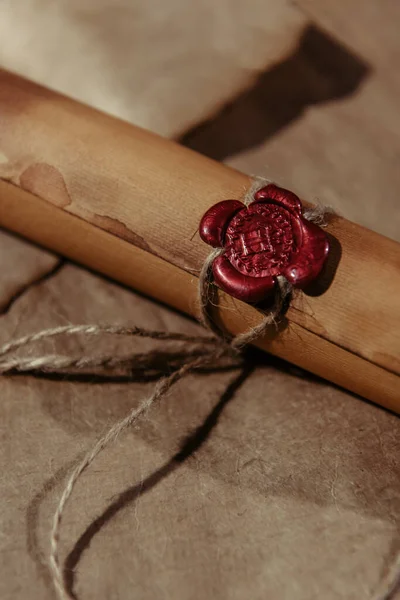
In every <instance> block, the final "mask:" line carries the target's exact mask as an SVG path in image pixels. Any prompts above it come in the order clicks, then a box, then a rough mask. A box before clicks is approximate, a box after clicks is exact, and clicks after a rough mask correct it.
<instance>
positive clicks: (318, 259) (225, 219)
mask: <svg viewBox="0 0 400 600" xmlns="http://www.w3.org/2000/svg"><path fill="white" fill-rule="evenodd" d="M200 236H201V238H202V240H203V241H204V242H206V243H207V244H210V245H211V246H214V247H215V248H218V247H223V248H224V249H225V252H224V254H222V255H220V256H218V257H217V258H216V259H215V260H214V262H213V266H212V270H213V276H214V281H215V283H216V284H217V285H218V286H219V287H220V288H221V289H223V290H224V291H225V292H228V294H230V295H231V296H234V297H235V298H238V299H239V300H244V301H245V302H251V303H253V304H259V303H260V302H262V301H263V300H265V299H267V298H268V297H269V296H270V295H271V292H272V291H273V289H274V286H275V282H276V277H277V276H278V275H283V276H284V277H286V279H287V280H288V281H289V282H290V283H291V284H292V285H293V286H295V287H298V288H304V287H305V286H307V285H308V284H309V283H311V282H312V281H313V280H314V279H315V278H316V277H317V276H318V275H319V273H320V271H321V269H322V267H323V265H324V262H325V259H326V257H327V255H328V252H329V242H328V238H327V236H326V234H325V233H324V231H322V229H321V228H320V227H318V226H317V225H315V224H314V223H311V222H310V221H307V219H305V218H304V217H303V215H302V207H301V202H300V200H299V198H298V197H297V196H296V195H295V194H293V192H289V191H288V190H284V189H282V188H279V187H277V186H276V185H272V184H270V185H267V186H266V187H263V188H262V189H260V190H258V192H256V193H255V194H254V201H253V202H252V203H251V204H250V205H249V206H248V207H246V206H245V205H244V204H243V203H242V202H239V201H238V200H224V201H222V202H219V203H218V204H215V205H214V206H212V207H211V208H210V209H209V210H208V211H207V212H206V214H205V215H204V216H203V218H202V220H201V222H200Z"/></svg>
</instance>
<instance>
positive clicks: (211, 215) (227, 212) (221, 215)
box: [199, 200, 244, 248]
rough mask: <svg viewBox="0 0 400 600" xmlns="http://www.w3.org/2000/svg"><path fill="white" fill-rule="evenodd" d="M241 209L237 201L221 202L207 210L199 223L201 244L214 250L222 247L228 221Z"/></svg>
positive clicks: (240, 204) (240, 203)
mask: <svg viewBox="0 0 400 600" xmlns="http://www.w3.org/2000/svg"><path fill="white" fill-rule="evenodd" d="M243 207H244V204H243V203H242V202H239V200H223V201H222V202H218V204H214V206H212V207H211V208H209V209H208V211H207V212H206V213H205V215H204V216H203V218H202V219H201V221H200V227H199V233H200V237H201V239H202V240H203V242H206V244H209V245H210V246H213V247H214V248H218V247H219V246H223V244H224V233H225V229H226V226H227V224H228V223H229V220H230V219H231V218H232V217H233V216H234V215H235V213H237V212H238V210H240V209H241V208H243Z"/></svg>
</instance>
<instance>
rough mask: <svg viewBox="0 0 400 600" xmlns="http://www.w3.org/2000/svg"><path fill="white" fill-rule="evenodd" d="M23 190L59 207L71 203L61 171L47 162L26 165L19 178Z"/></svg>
mask: <svg viewBox="0 0 400 600" xmlns="http://www.w3.org/2000/svg"><path fill="white" fill-rule="evenodd" d="M19 185H20V187H21V188H22V189H23V190H26V191H27V192H31V193H32V194H35V196H39V198H43V200H47V201H48V202H51V203H52V204H54V205H55V206H58V207H59V208H65V207H66V206H69V205H70V204H71V203H72V200H71V196H70V195H69V192H68V188H67V185H66V183H65V180H64V177H63V175H62V173H61V172H60V171H59V170H58V169H57V168H56V167H53V166H52V165H49V164H47V163H34V164H32V165H30V166H29V167H27V168H26V169H25V171H24V172H23V173H22V174H21V176H20V178H19Z"/></svg>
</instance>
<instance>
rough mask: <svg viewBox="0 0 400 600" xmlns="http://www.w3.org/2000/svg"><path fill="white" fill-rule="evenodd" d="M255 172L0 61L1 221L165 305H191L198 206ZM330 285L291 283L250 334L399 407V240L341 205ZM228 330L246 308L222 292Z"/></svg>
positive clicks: (244, 322)
mask: <svg viewBox="0 0 400 600" xmlns="http://www.w3.org/2000/svg"><path fill="white" fill-rule="evenodd" d="M250 185H251V181H250V179H249V177H248V176H247V175H244V174H243V173H240V172H238V171H236V170H233V169H231V168H228V167H226V166H224V165H222V164H219V163H217V162H215V161H213V160H210V159H208V158H206V157H204V156H201V155H199V154H197V153H195V152H192V151H191V150H188V149H186V148H183V147H181V146H179V145H178V144H176V143H174V142H171V141H168V140H165V139H163V138H161V137H158V136H157V135H154V134H152V133H150V132H148V131H144V130H142V129H139V128H137V127H134V126H132V125H130V124H128V123H125V122H123V121H120V120H118V119H115V118H112V117H110V116H107V115H105V114H103V113H100V112H98V111H96V110H94V109H92V108H89V107H87V106H84V105H82V104H79V103H78V102H75V101H74V100H71V99H69V98H66V97H64V96H61V95H59V94H57V93H54V92H52V91H49V90H47V89H45V88H43V87H40V86H38V85H35V84H33V83H31V82H29V81H26V80H23V79H21V78H19V77H17V76H15V75H11V74H9V73H6V72H0V225H1V226H3V227H5V228H8V229H10V230H12V231H14V232H16V233H18V234H20V235H23V236H25V237H27V238H29V239H31V240H33V241H35V242H37V243H38V244H41V245H43V246H45V247H47V248H50V249H52V250H54V251H56V252H58V253H60V254H63V255H65V256H67V257H69V258H71V259H73V260H75V261H77V262H80V263H82V264H84V265H87V266H88V267H90V268H92V269H95V270H97V271H100V272H101V273H104V274H106V275H108V276H110V277H112V278H114V279H116V280H117V281H120V282H122V283H124V284H126V285H128V286H131V287H132V288H134V289H136V290H139V291H141V292H143V293H145V294H147V295H149V296H151V297H153V298H156V299H157V300H159V301H162V302H164V303H166V304H169V305H171V306H173V307H174V308H176V309H178V310H180V311H183V312H185V313H188V314H190V315H193V316H196V315H198V300H197V283H198V281H197V277H198V274H199V271H200V269H201V266H202V263H203V261H204V259H205V257H206V256H207V254H208V252H209V250H210V248H209V247H208V246H206V245H205V244H204V243H203V242H202V241H201V240H200V238H199V236H198V233H197V230H198V224H199V221H200V219H201V216H202V215H203V213H204V212H205V211H206V210H207V208H209V207H210V206H211V205H212V204H214V203H216V202H218V201H220V200H223V199H228V198H237V199H240V198H243V196H244V194H245V193H246V191H247V190H248V189H249V186H250ZM328 232H329V233H330V234H331V235H332V236H334V238H336V240H338V242H339V244H340V246H341V258H340V260H339V262H338V265H337V268H336V272H335V275H334V278H333V281H332V282H331V285H330V286H329V287H328V289H327V290H326V291H325V293H323V294H321V295H319V296H309V295H305V294H304V293H300V294H298V295H296V297H295V298H294V300H293V302H292V305H291V307H290V309H289V311H288V313H287V325H286V327H285V328H283V329H282V330H281V331H280V332H279V334H278V335H277V334H276V333H275V332H271V335H269V336H266V337H264V338H262V339H259V340H258V342H257V345H258V346H259V347H260V348H262V349H263V350H266V351H268V352H271V353H272V354H274V355H276V356H279V357H281V358H284V359H286V360H288V361H290V362H292V363H294V364H295V365H298V366H299V367H302V368H304V369H306V370H308V371H310V372H312V373H314V374H316V375H318V376H320V377H322V378H325V379H327V380H329V381H331V382H333V383H335V384H337V385H339V386H342V387H344V388H346V389H348V390H351V391H352V392H354V393H356V394H358V395H360V396H362V397H364V398H367V399H369V400H372V401H374V402H376V403H378V404H381V405H382V406H385V407H386V408H389V409H391V410H393V411H397V412H400V376H399V375H400V301H399V298H400V245H399V244H397V243H396V242H394V241H392V240H390V239H387V238H385V237H383V236H381V235H378V234H377V233H374V232H372V231H369V230H367V229H365V228H363V227H361V226H359V225H356V224H354V223H351V222H349V221H347V220H345V219H343V218H335V219H333V220H332V222H331V223H330V224H329V225H328ZM216 318H218V319H219V320H220V321H221V322H222V324H223V325H224V327H226V329H228V330H229V331H230V332H232V333H234V334H237V333H239V332H242V331H244V330H246V329H247V328H248V327H250V326H253V325H255V324H256V323H258V322H259V320H260V314H259V312H257V311H256V310H255V309H254V308H252V307H250V306H248V305H245V304H243V303H241V302H239V301H236V300H234V299H232V298H230V297H229V296H227V295H225V294H223V293H220V300H219V308H218V309H217V310H216Z"/></svg>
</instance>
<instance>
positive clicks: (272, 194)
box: [254, 183, 301, 215]
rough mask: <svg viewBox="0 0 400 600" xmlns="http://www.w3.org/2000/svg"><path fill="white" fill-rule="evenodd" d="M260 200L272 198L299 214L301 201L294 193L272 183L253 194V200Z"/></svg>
mask: <svg viewBox="0 0 400 600" xmlns="http://www.w3.org/2000/svg"><path fill="white" fill-rule="evenodd" d="M260 200H273V201H274V202H276V203H277V204H280V205H281V206H284V207H285V208H287V209H288V210H291V211H294V212H295V213H298V214H299V215H300V214H301V202H300V200H299V198H298V197H297V196H296V194H294V193H293V192H291V191H290V190H285V189H284V188H280V187H278V186H277V185H275V184H273V183H269V184H268V185H266V186H265V187H263V188H261V189H260V190H258V191H257V192H256V193H255V194H254V202H259V201H260Z"/></svg>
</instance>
